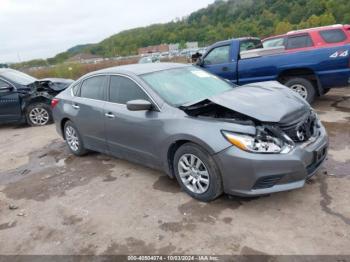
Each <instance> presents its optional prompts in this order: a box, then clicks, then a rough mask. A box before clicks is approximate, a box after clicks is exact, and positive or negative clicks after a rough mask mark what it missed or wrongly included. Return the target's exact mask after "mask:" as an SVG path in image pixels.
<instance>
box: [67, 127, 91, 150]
mask: <svg viewBox="0 0 350 262" xmlns="http://www.w3.org/2000/svg"><path fill="white" fill-rule="evenodd" d="M63 132H64V138H65V140H66V143H67V146H68V148H69V150H70V151H71V152H72V153H73V154H74V155H76V156H83V155H86V154H87V152H88V151H87V150H86V149H85V147H84V143H83V140H82V138H81V135H80V134H79V131H78V129H77V128H76V127H75V125H74V124H73V122H72V121H67V122H66V123H65V125H64V128H63Z"/></svg>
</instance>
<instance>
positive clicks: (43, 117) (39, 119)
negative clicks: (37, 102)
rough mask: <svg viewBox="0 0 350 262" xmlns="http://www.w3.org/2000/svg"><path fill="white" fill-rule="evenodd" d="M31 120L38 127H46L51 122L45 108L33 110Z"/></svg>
mask: <svg viewBox="0 0 350 262" xmlns="http://www.w3.org/2000/svg"><path fill="white" fill-rule="evenodd" d="M29 119H30V121H31V122H32V123H33V124H34V125H36V126H44V125H46V124H47V123H48V122H49V120H50V115H49V112H47V110H46V109H44V108H33V109H32V110H31V111H30V112H29Z"/></svg>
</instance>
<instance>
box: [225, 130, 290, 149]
mask: <svg viewBox="0 0 350 262" xmlns="http://www.w3.org/2000/svg"><path fill="white" fill-rule="evenodd" d="M222 134H223V136H224V137H225V138H226V139H227V140H228V141H229V142H230V143H231V144H233V145H234V146H236V147H238V148H240V149H242V150H244V151H247V152H251V153H268V154H279V153H280V154H287V153H289V152H290V151H291V150H292V149H293V147H294V146H293V145H292V144H290V143H286V142H285V141H283V140H282V139H280V138H277V137H274V136H271V135H263V136H260V135H259V136H251V135H247V134H237V133H233V132H228V131H222Z"/></svg>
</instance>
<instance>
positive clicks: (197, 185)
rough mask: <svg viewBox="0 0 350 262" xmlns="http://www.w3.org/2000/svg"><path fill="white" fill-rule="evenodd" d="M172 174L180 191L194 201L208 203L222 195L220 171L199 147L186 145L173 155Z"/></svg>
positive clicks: (190, 144)
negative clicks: (180, 188) (173, 173)
mask: <svg viewBox="0 0 350 262" xmlns="http://www.w3.org/2000/svg"><path fill="white" fill-rule="evenodd" d="M173 166H174V172H175V176H176V179H177V181H178V182H179V184H180V185H181V187H182V189H183V190H184V191H185V192H186V193H187V194H189V195H190V196H192V197H193V198H195V199H198V200H200V201H204V202H209V201H212V200H214V199H216V198H217V197H219V196H220V195H221V194H222V193H223V189H222V188H223V187H222V179H221V175H220V171H219V169H218V167H217V165H216V163H215V161H214V159H213V158H212V157H211V156H210V155H209V154H208V153H207V152H206V151H205V150H203V149H202V148H201V147H199V146H198V145H196V144H193V143H186V144H184V145H183V146H181V147H180V148H179V149H178V150H177V151H176V153H175V157H174V165H173Z"/></svg>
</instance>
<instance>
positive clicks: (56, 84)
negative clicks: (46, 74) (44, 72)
mask: <svg viewBox="0 0 350 262" xmlns="http://www.w3.org/2000/svg"><path fill="white" fill-rule="evenodd" d="M37 82H38V83H39V84H41V85H45V84H46V85H48V86H49V87H50V88H51V89H52V90H54V91H56V92H60V91H63V90H64V89H66V88H67V87H68V86H69V85H70V84H72V83H73V82H74V80H72V79H64V78H44V79H39V80H38V81H37Z"/></svg>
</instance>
